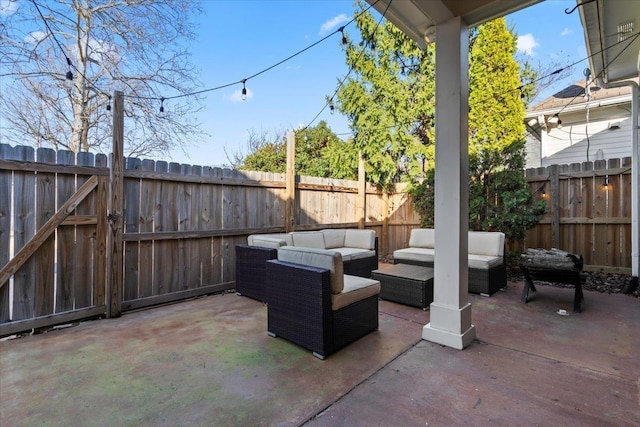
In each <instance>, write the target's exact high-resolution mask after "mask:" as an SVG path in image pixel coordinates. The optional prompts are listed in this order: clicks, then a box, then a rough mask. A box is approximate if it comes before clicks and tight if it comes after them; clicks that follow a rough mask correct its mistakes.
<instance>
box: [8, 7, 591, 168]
mask: <svg viewBox="0 0 640 427" xmlns="http://www.w3.org/2000/svg"><path fill="white" fill-rule="evenodd" d="M395 1H403V0H395ZM202 4H203V8H204V11H205V13H204V14H203V15H201V16H200V17H199V18H198V21H197V22H196V24H197V25H198V30H197V31H198V38H197V40H195V41H194V42H193V43H192V44H191V45H190V46H189V48H190V50H191V52H192V55H193V56H192V60H193V64H194V65H195V66H196V67H197V68H198V69H199V71H200V75H199V79H200V81H201V82H202V88H201V89H208V88H214V87H218V86H221V85H225V84H228V83H233V82H237V81H239V80H242V79H244V78H248V77H250V76H252V75H254V74H256V73H258V72H260V71H262V70H264V69H266V68H268V67H271V66H272V65H274V64H276V63H278V62H280V61H282V60H283V59H285V58H287V57H289V56H290V55H292V54H294V53H296V52H298V51H300V50H302V49H305V48H307V47H309V46H310V45H312V44H313V43H315V42H317V41H319V40H320V39H322V38H323V37H325V36H326V35H328V34H331V33H332V32H333V31H335V30H336V29H337V28H338V27H340V26H341V25H345V24H346V23H347V22H348V21H349V20H351V18H352V17H353V11H354V4H353V1H352V0H202ZM13 5H14V4H12V3H10V2H9V0H0V11H2V12H4V13H7V10H4V8H5V7H10V6H13ZM574 6H575V0H570V1H558V0H547V1H545V2H542V3H540V4H537V5H535V6H532V7H530V8H528V9H525V10H523V11H520V12H517V13H516V14H512V15H510V16H508V17H507V22H508V25H509V26H512V27H513V28H514V29H515V31H516V33H517V34H518V35H519V39H518V47H519V49H520V51H521V52H522V54H523V55H528V56H529V57H530V59H531V60H532V61H533V62H534V64H548V63H550V62H560V63H564V64H569V63H573V62H576V61H579V60H581V59H584V58H585V57H586V49H585V46H584V36H583V32H582V27H581V25H580V18H579V16H578V12H574V13H573V14H570V15H566V14H565V13H564V11H565V9H567V8H569V9H570V8H573V7H574ZM372 10H373V9H372ZM374 15H375V16H376V19H377V18H379V16H380V15H379V14H378V13H377V12H375V11H374ZM346 32H347V33H348V34H349V35H350V37H351V38H353V39H357V38H358V32H357V29H356V28H355V25H354V24H350V25H349V26H347V27H346ZM340 40H341V37H340V35H339V34H335V35H334V36H332V37H331V38H329V39H327V40H325V41H324V42H322V43H319V44H318V45H316V46H314V47H312V48H310V49H309V50H307V51H306V52H304V53H302V54H300V55H298V56H296V57H295V58H293V59H291V60H289V61H287V62H286V63H284V64H281V65H279V66H277V67H274V68H273V69H271V70H269V71H267V72H265V73H263V74H260V75H259V76H256V77H255V78H251V79H249V80H248V81H247V83H246V89H247V99H246V100H242V99H241V97H240V91H241V90H242V85H241V84H239V85H234V86H230V87H227V88H224V89H221V90H216V91H212V92H207V93H205V94H203V95H202V98H203V103H204V108H203V110H202V112H201V113H200V114H199V116H198V118H199V120H200V121H201V123H202V125H203V130H204V131H205V132H206V133H207V134H208V136H205V137H204V138H203V141H202V142H199V143H194V144H193V145H192V146H190V147H185V148H184V149H176V150H174V151H173V152H172V153H171V154H170V155H163V156H160V157H157V158H156V159H158V160H160V159H162V160H167V161H174V162H179V163H189V164H198V165H212V166H220V165H224V164H228V158H227V153H228V154H229V156H233V154H234V153H244V154H246V152H247V140H248V135H249V134H250V133H254V134H263V133H266V134H268V135H270V136H273V135H275V134H284V133H285V132H286V131H288V130H291V129H294V128H298V127H301V126H306V125H308V124H309V123H310V122H311V121H312V120H313V119H314V117H316V115H317V114H318V113H319V112H320V111H321V109H322V108H323V107H324V106H325V99H326V97H327V96H331V95H333V94H334V92H335V90H336V88H337V85H338V81H340V80H342V79H343V78H344V76H345V75H346V74H347V72H348V69H347V67H346V65H345V63H344V52H343V50H342V47H341V44H340ZM587 66H588V65H587V62H586V61H583V62H581V63H580V64H578V65H576V66H575V67H574V71H573V74H572V76H571V77H570V78H568V79H565V80H564V81H562V82H560V83H559V84H557V85H556V86H554V87H552V88H551V89H550V90H548V91H547V92H545V93H544V94H543V97H542V98H539V99H538V100H542V99H544V97H546V96H549V95H551V94H552V93H554V92H555V91H558V90H560V89H562V88H563V87H565V86H567V85H569V84H571V83H573V82H575V81H577V80H579V79H580V78H582V70H583V69H584V68H585V67H587ZM165 95H166V96H171V95H174V94H172V93H167V94H165ZM164 106H165V109H169V108H171V100H168V101H166V102H165V104H164ZM320 120H325V121H327V123H328V124H329V126H330V128H331V129H332V130H333V131H334V132H335V133H337V134H338V135H340V136H341V137H342V138H344V139H346V138H347V137H348V136H349V131H350V129H349V125H348V122H347V120H346V118H345V117H343V116H341V115H340V114H339V113H338V112H336V113H335V114H330V111H329V109H326V110H325V111H324V112H323V113H322V114H321V115H320V116H319V117H318V118H317V119H316V120H315V121H314V122H313V124H314V125H315V124H317V123H318V122H319V121H320ZM225 151H226V153H225Z"/></svg>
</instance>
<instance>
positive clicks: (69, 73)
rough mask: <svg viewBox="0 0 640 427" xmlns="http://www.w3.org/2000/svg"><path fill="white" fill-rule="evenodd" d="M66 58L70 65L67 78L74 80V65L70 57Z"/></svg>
mask: <svg viewBox="0 0 640 427" xmlns="http://www.w3.org/2000/svg"><path fill="white" fill-rule="evenodd" d="M65 58H67V65H68V66H69V71H67V76H66V77H67V80H73V73H72V72H71V67H72V66H73V65H72V64H71V60H70V59H69V57H68V56H67V57H65Z"/></svg>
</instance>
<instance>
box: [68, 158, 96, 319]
mask: <svg viewBox="0 0 640 427" xmlns="http://www.w3.org/2000/svg"><path fill="white" fill-rule="evenodd" d="M76 164H77V165H79V166H94V165H95V158H94V155H93V154H91V153H87V152H80V153H78V154H77V157H76ZM88 179H89V176H88V175H77V177H76V189H77V188H80V187H81V186H82V184H84V183H85V182H86V181H87V180H88ZM95 206H96V196H95V194H94V193H92V194H90V195H88V196H87V197H86V198H85V199H84V200H83V201H82V202H81V203H80V204H79V205H78V207H77V208H76V215H95V214H96V212H95ZM75 228H76V246H75V254H74V257H73V259H74V262H73V277H74V278H75V280H74V283H73V295H74V298H75V299H74V307H75V308H76V309H78V308H84V307H91V305H92V301H91V293H92V290H93V288H94V286H95V282H94V277H93V272H94V271H95V265H94V262H95V260H94V257H93V254H94V252H95V243H96V242H95V232H96V226H95V225H94V224H91V225H83V224H78V225H76V227H75Z"/></svg>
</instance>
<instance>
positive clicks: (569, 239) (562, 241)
mask: <svg viewBox="0 0 640 427" xmlns="http://www.w3.org/2000/svg"><path fill="white" fill-rule="evenodd" d="M631 167H632V164H631V158H630V157H625V158H623V159H613V160H608V161H605V160H597V161H595V162H585V163H573V164H570V165H553V166H548V167H546V168H537V169H528V170H527V171H526V179H527V181H528V183H529V185H530V187H531V190H532V191H533V192H534V194H535V195H536V196H537V197H538V198H540V199H542V200H545V201H546V203H547V214H546V215H545V217H544V218H543V219H542V221H540V223H539V224H538V225H537V226H536V227H535V228H533V229H531V230H529V232H528V233H527V236H526V239H525V245H526V247H530V248H547V249H549V248H552V247H554V248H558V249H563V250H566V251H569V252H573V253H578V254H581V255H582V256H583V257H584V262H585V265H588V266H590V267H591V268H606V269H608V270H613V271H616V270H619V271H621V272H627V270H628V271H630V269H631ZM636 167H637V166H636Z"/></svg>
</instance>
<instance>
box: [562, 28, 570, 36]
mask: <svg viewBox="0 0 640 427" xmlns="http://www.w3.org/2000/svg"><path fill="white" fill-rule="evenodd" d="M571 33H573V31H571V29H570V28H565V29H564V30H562V32H561V33H560V35H561V36H563V37H564V36H568V35H569V34H571Z"/></svg>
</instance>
